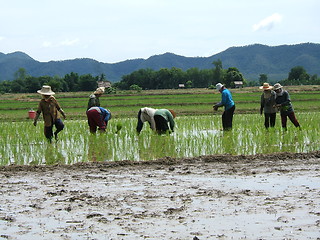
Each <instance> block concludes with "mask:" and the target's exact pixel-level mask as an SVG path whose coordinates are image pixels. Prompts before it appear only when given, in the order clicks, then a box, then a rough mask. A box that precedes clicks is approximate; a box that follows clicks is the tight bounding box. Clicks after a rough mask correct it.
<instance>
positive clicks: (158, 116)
mask: <svg viewBox="0 0 320 240" xmlns="http://www.w3.org/2000/svg"><path fill="white" fill-rule="evenodd" d="M175 117H176V113H175V112H174V111H173V110H168V109H157V110H156V111H155V113H154V121H155V123H156V131H157V133H158V134H163V133H167V132H169V133H170V132H173V131H174V124H175V123H174V120H173V119H174V118H175ZM168 124H169V125H168Z"/></svg>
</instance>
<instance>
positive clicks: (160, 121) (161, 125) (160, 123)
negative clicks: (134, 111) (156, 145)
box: [154, 115, 169, 134]
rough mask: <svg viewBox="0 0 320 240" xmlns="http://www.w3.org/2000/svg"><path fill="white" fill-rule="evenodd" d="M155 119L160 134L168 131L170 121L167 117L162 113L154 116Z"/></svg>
mask: <svg viewBox="0 0 320 240" xmlns="http://www.w3.org/2000/svg"><path fill="white" fill-rule="evenodd" d="M154 121H155V123H156V131H157V133H159V134H162V133H166V132H167V131H168V130H169V126H168V122H167V120H166V119H165V118H163V117H162V116H160V115H155V116H154Z"/></svg>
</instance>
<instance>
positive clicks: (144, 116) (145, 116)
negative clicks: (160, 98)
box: [137, 107, 157, 134]
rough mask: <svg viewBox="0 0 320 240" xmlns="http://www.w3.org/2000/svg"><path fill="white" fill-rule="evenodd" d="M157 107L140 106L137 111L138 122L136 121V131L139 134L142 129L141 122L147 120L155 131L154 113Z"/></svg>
mask: <svg viewBox="0 0 320 240" xmlns="http://www.w3.org/2000/svg"><path fill="white" fill-rule="evenodd" d="M156 110H157V109H154V108H149V107H144V108H140V110H139V112H138V123H137V133H138V134H139V133H140V132H141V130H142V127H143V123H144V122H148V123H149V125H150V128H151V129H152V130H153V131H155V130H156V123H155V121H154V113H155V112H156Z"/></svg>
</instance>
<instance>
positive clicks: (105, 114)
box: [88, 107, 111, 122]
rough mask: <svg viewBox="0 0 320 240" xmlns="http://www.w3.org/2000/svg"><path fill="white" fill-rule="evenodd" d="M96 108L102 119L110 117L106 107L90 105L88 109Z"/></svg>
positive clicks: (106, 119) (105, 119)
mask: <svg viewBox="0 0 320 240" xmlns="http://www.w3.org/2000/svg"><path fill="white" fill-rule="evenodd" d="M91 110H96V111H98V112H99V113H100V115H101V116H102V119H103V121H105V122H108V121H109V119H110V118H111V112H110V111H109V110H108V109H104V108H103V107H91V108H89V109H88V111H91Z"/></svg>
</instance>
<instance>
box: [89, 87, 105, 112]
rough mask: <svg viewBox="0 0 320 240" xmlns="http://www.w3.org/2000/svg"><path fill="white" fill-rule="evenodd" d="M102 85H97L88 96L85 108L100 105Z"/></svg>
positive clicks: (102, 91)
mask: <svg viewBox="0 0 320 240" xmlns="http://www.w3.org/2000/svg"><path fill="white" fill-rule="evenodd" d="M104 90H105V88H104V87H98V88H97V89H96V90H95V91H94V92H93V93H92V94H91V95H90V96H89V101H88V107H87V110H88V109H89V108H91V107H100V99H99V98H100V97H101V96H102V94H103V93H104Z"/></svg>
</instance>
